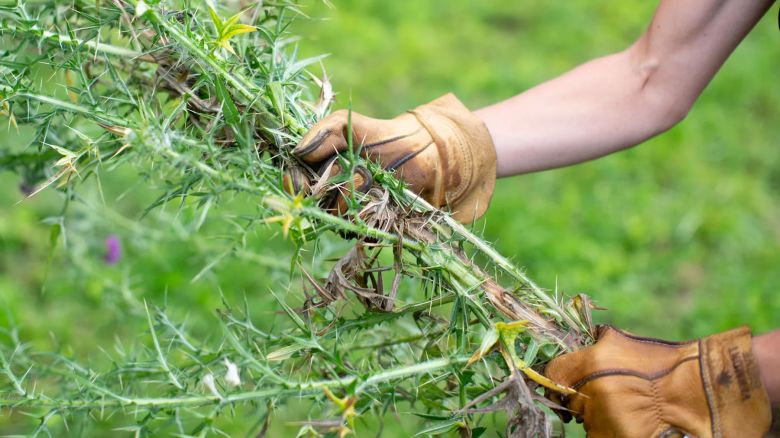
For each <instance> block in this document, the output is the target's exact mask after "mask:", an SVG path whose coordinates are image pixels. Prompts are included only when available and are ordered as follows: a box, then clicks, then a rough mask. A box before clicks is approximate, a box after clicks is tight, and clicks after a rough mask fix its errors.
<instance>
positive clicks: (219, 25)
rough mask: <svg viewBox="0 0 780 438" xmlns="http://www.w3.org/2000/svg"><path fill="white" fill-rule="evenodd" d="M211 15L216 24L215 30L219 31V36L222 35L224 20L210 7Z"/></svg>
mask: <svg viewBox="0 0 780 438" xmlns="http://www.w3.org/2000/svg"><path fill="white" fill-rule="evenodd" d="M209 15H211V22H212V23H214V28H215V29H216V30H217V35H222V28H223V25H222V19H220V18H219V15H217V11H215V10H214V9H212V8H211V6H209Z"/></svg>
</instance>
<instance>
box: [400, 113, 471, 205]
mask: <svg viewBox="0 0 780 438" xmlns="http://www.w3.org/2000/svg"><path fill="white" fill-rule="evenodd" d="M409 112H410V113H411V114H413V115H414V116H415V117H416V118H417V120H418V121H419V122H420V124H421V125H422V126H423V127H425V129H426V130H427V131H428V133H429V134H430V135H431V137H432V138H433V140H434V142H435V143H436V147H437V149H439V159H440V160H441V158H442V157H445V156H446V157H447V160H448V161H449V160H452V158H453V154H452V153H447V152H446V150H448V147H453V148H454V147H456V148H457V149H458V151H459V152H460V156H461V157H463V160H456V161H455V163H454V164H455V165H456V166H457V167H458V168H459V169H460V175H461V181H460V184H458V187H455V189H453V190H451V191H450V190H447V184H442V185H443V186H444V204H446V205H447V206H450V207H451V204H456V203H457V201H458V199H460V198H461V196H463V194H464V193H466V191H467V189H468V188H469V187H470V186H471V183H472V180H473V179H474V175H473V173H474V159H473V157H472V153H471V149H470V148H468V147H466V143H467V142H466V141H465V140H464V138H463V136H462V135H461V133H460V132H459V131H460V129H459V127H458V125H457V124H456V123H455V122H453V121H452V120H451V119H450V118H449V117H447V116H446V115H443V114H438V113H436V112H435V111H433V110H429V109H428V108H425V107H424V106H422V107H418V108H416V109H414V110H411V111H409ZM432 117H440V118H441V122H442V125H445V126H446V127H447V129H449V131H450V133H451V134H452V135H453V136H454V137H455V141H454V142H448V141H446V140H445V137H444V136H442V135H440V134H439V132H438V130H435V129H433V128H432V125H431V123H429V122H430V121H429V120H428V119H429V118H432ZM449 143H456V144H454V145H450V144H449ZM441 149H444V150H445V153H444V154H442V152H441ZM450 164H452V163H443V162H442V168H443V169H445V170H449V169H448V168H449V167H450V166H449V165H450ZM449 176H450V175H449V174H448V175H446V176H445V179H446V178H447V177H449Z"/></svg>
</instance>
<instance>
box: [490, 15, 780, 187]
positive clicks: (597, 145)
mask: <svg viewBox="0 0 780 438" xmlns="http://www.w3.org/2000/svg"><path fill="white" fill-rule="evenodd" d="M773 2H774V0H756V1H751V2H743V1H741V0H697V1H692V2H680V1H678V0H664V1H662V2H661V4H660V5H659V7H658V9H657V11H656V14H655V16H654V18H653V21H652V23H651V24H650V26H648V30H647V31H646V32H645V33H644V34H643V35H642V36H641V37H640V38H639V39H638V40H637V41H636V42H635V43H634V44H633V45H632V46H631V47H630V48H628V49H627V50H625V51H623V52H620V53H617V54H614V55H610V56H606V57H603V58H599V59H596V60H594V61H591V62H588V63H586V64H583V65H581V66H579V67H577V68H575V69H574V70H572V71H570V72H568V73H566V74H564V75H562V76H560V77H558V78H555V79H553V80H551V81H549V82H546V83H543V84H541V85H539V86H537V87H534V88H532V89H530V90H528V91H526V92H524V93H522V94H520V95H518V96H515V97H513V98H511V99H508V100H506V101H504V102H500V103H498V104H495V105H492V106H489V107H487V108H483V109H480V110H478V111H476V113H477V115H478V116H480V117H481V118H482V119H483V121H484V122H485V124H486V125H487V127H488V130H489V131H490V134H491V135H492V137H493V141H494V144H495V147H496V153H497V155H498V174H499V176H510V175H515V174H520V173H527V172H534V171H538V170H545V169H550V168H554V167H561V166H566V165H570V164H575V163H579V162H582V161H586V160H591V159H594V158H597V157H601V156H603V155H606V154H609V153H612V152H615V151H619V150H622V149H625V148H628V147H631V146H633V145H636V144H639V143H641V142H643V141H644V140H646V139H648V138H650V137H652V136H654V135H657V134H659V133H661V132H663V131H665V130H666V129H669V128H670V127H671V126H673V125H674V124H675V123H677V122H678V121H680V120H681V119H682V118H683V117H684V115H685V114H686V113H687V111H688V109H689V108H690V106H691V105H692V104H693V103H694V101H695V100H696V99H697V98H698V96H699V95H700V94H701V92H702V90H703V89H704V87H706V85H707V84H708V83H709V82H710V80H711V79H712V77H713V76H714V75H715V73H716V72H717V71H718V69H719V68H720V66H721V65H722V64H723V62H724V61H725V60H726V58H727V57H728V56H729V55H730V54H731V52H732V51H733V50H734V48H736V46H737V45H738V44H739V42H740V41H741V40H742V39H743V38H744V36H745V35H746V34H747V33H748V32H749V31H750V29H752V28H753V26H755V24H756V22H757V21H758V20H759V19H760V18H761V17H762V16H763V15H764V13H765V12H766V10H767V9H768V8H769V7H770V6H771V4H772V3H773Z"/></svg>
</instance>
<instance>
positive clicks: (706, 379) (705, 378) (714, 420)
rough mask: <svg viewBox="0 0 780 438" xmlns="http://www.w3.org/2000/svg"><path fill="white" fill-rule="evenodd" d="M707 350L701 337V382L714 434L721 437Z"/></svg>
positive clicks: (716, 437)
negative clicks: (714, 404)
mask: <svg viewBox="0 0 780 438" xmlns="http://www.w3.org/2000/svg"><path fill="white" fill-rule="evenodd" d="M706 350H707V348H706V345H705V343H704V340H703V339H699V372H700V373H701V383H702V386H704V398H705V400H707V410H709V413H710V428H711V430H712V436H713V437H715V438H718V437H720V416H719V415H718V412H716V410H715V409H714V407H713V406H712V381H711V376H710V373H709V369H708V368H707V367H706V366H705V365H704V357H705V356H706Z"/></svg>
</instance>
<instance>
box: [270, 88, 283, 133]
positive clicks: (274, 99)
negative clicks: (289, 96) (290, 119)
mask: <svg viewBox="0 0 780 438" xmlns="http://www.w3.org/2000/svg"><path fill="white" fill-rule="evenodd" d="M268 98H269V99H271V104H272V105H273V106H274V109H275V110H276V114H279V116H280V117H281V119H282V125H284V118H285V117H284V116H285V112H284V108H285V105H284V86H283V85H282V84H281V83H280V82H269V83H268Z"/></svg>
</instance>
